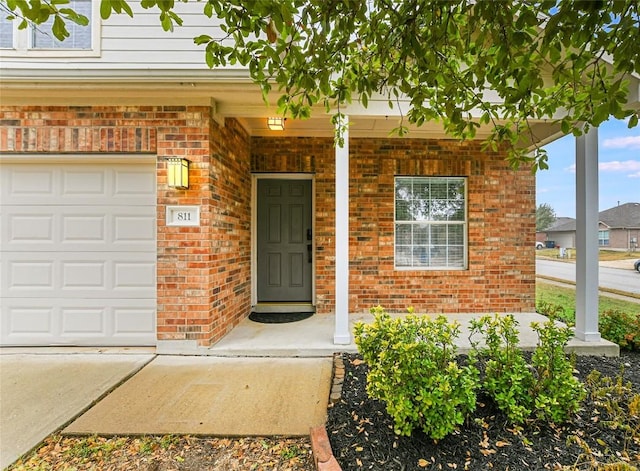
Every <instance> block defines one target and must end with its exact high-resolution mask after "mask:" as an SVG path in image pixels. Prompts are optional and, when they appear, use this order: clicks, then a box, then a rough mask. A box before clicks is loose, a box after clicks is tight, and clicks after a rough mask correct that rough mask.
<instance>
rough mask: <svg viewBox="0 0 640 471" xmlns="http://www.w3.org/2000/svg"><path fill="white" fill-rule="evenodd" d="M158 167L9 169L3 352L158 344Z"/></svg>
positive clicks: (0, 170) (2, 210) (0, 330)
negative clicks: (34, 347)
mask: <svg viewBox="0 0 640 471" xmlns="http://www.w3.org/2000/svg"><path fill="white" fill-rule="evenodd" d="M155 181H156V179H155V166H154V165H153V164H109V165H106V164H59V163H58V164H50V163H38V164H16V163H2V164H1V165H0V243H1V245H0V299H1V303H2V306H1V313H2V318H1V323H0V344H1V345H5V346H7V345H153V344H155V340H156V183H155Z"/></svg>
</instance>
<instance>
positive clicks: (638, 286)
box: [536, 259, 640, 294]
mask: <svg viewBox="0 0 640 471" xmlns="http://www.w3.org/2000/svg"><path fill="white" fill-rule="evenodd" d="M536 274H537V275H542V276H550V277H553V278H558V279H562V280H568V281H572V282H574V283H575V281H576V265H575V263H566V262H556V261H554V260H544V259H537V260H536ZM598 281H599V285H600V287H601V288H609V289H616V290H620V291H626V292H629V293H635V294H640V273H638V272H637V271H635V270H633V262H629V269H622V268H610V267H605V266H600V270H599V273H598Z"/></svg>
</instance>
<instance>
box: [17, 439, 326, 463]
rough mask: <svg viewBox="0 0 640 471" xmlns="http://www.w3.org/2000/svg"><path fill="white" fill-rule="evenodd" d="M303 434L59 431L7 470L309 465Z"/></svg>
mask: <svg viewBox="0 0 640 471" xmlns="http://www.w3.org/2000/svg"><path fill="white" fill-rule="evenodd" d="M313 469H314V466H313V458H312V454H311V444H310V441H309V438H308V437H302V438H277V437H276V438H235V439H234V438H203V437H191V436H164V437H99V436H91V437H63V436H60V435H53V436H51V437H49V438H47V439H46V440H45V442H44V443H43V444H42V445H41V446H40V448H38V449H37V450H35V451H34V452H33V453H31V454H30V455H28V456H26V457H25V458H24V459H22V460H19V461H18V462H16V463H14V464H13V465H12V466H11V467H10V468H9V470H10V471H22V470H35V471H45V470H47V471H49V470H56V471H58V470H60V471H61V470H65V471H72V470H73V471H75V470H78V471H81V470H82V471H85V470H92V471H93V470H96V471H97V470H100V471H120V470H136V471H170V470H176V471H179V470H216V471H221V470H224V471H227V470H243V471H244V470H255V471H267V470H268V471H312V470H313Z"/></svg>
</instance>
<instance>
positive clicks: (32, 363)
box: [0, 348, 155, 469]
mask: <svg viewBox="0 0 640 471" xmlns="http://www.w3.org/2000/svg"><path fill="white" fill-rule="evenodd" d="M33 351H34V349H31V350H23V349H2V350H0V469H5V468H6V467H7V466H9V465H10V464H11V463H13V462H14V461H15V460H16V459H18V458H19V457H20V456H22V455H23V454H24V453H26V452H28V451H30V450H31V449H32V448H34V447H35V446H36V445H38V444H39V443H40V442H41V441H42V440H43V439H44V438H46V437H47V436H48V435H50V434H51V433H52V432H54V431H56V430H58V429H60V428H61V427H63V426H64V425H66V424H67V423H69V422H70V421H71V420H72V419H74V418H75V417H76V416H78V415H79V414H80V413H82V412H84V411H85V410H87V409H88V408H89V407H91V406H92V405H93V404H94V403H95V402H96V401H97V400H98V399H100V398H101V397H103V396H104V395H105V394H106V393H108V392H109V391H111V390H112V389H113V388H115V387H116V386H118V385H119V384H121V383H122V382H123V381H125V380H126V379H128V378H130V377H131V376H132V375H133V374H135V373H136V372H138V371H139V370H140V369H141V368H142V367H143V366H145V365H146V364H147V363H149V362H150V361H151V360H152V359H153V358H154V357H155V354H154V353H152V352H153V351H154V349H130V350H129V349H118V350H112V351H111V350H109V351H107V352H106V353H105V352H104V351H99V350H96V349H93V350H91V349H72V350H70V349H64V354H62V353H57V352H56V349H46V348H45V349H42V350H41V352H42V353H31V352H33ZM60 351H62V349H61V350H60ZM27 352H28V353H27ZM70 352H71V353H70Z"/></svg>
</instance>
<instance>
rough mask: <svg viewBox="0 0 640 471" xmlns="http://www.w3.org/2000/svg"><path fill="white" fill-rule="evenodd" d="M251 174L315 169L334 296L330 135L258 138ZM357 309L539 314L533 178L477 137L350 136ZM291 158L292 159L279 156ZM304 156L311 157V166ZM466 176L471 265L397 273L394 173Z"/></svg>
mask: <svg viewBox="0 0 640 471" xmlns="http://www.w3.org/2000/svg"><path fill="white" fill-rule="evenodd" d="M252 141H253V145H252V149H253V150H252V167H253V170H254V171H274V172H278V171H282V172H284V171H289V172H299V171H315V183H316V194H315V204H316V207H315V210H316V213H315V235H316V244H317V247H316V250H317V254H316V274H315V275H316V276H315V280H316V293H317V297H316V301H317V305H318V306H317V307H318V312H320V313H326V312H332V311H333V309H334V304H335V297H334V294H333V293H334V261H335V258H334V253H335V252H334V251H335V245H334V237H333V230H334V224H335V222H334V205H335V203H334V194H335V192H334V171H333V167H334V165H333V162H334V158H335V157H334V150H333V144H332V140H331V139H319V138H293V139H282V138H280V139H277V138H253V140H252ZM349 149H350V153H351V157H350V181H351V183H350V190H349V194H350V208H349V211H350V228H349V232H350V234H351V236H350V303H349V309H350V312H362V311H367V310H368V309H369V308H370V307H371V306H374V305H377V304H381V305H383V306H384V307H386V308H387V309H389V310H390V311H404V310H405V309H406V307H407V306H414V307H415V308H416V310H417V311H418V312H429V313H440V312H443V313H451V312H533V311H534V309H535V264H534V259H535V248H534V247H535V246H534V240H535V179H534V177H533V176H532V175H531V172H530V170H529V169H527V168H522V169H520V170H517V171H514V170H511V169H510V168H509V166H508V164H507V163H506V161H505V160H504V155H503V154H499V153H492V152H485V151H482V150H481V148H480V143H479V142H464V143H462V142H458V141H452V140H439V141H435V140H419V139H351V140H350V142H349ZM285 155H286V156H288V158H289V162H288V163H286V164H285V163H283V162H287V160H286V159H283V158H282V157H284V156H285ZM300 162H311V164H310V165H309V166H307V168H304V166H301V165H300ZM396 175H414V176H419V175H427V176H466V177H468V180H467V182H468V240H469V250H468V258H469V266H468V269H467V270H434V271H419V270H412V271H406V270H402V271H400V270H395V269H394V260H393V257H394V245H393V244H394V232H393V230H394V228H393V217H394V212H393V210H394V176H396Z"/></svg>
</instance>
